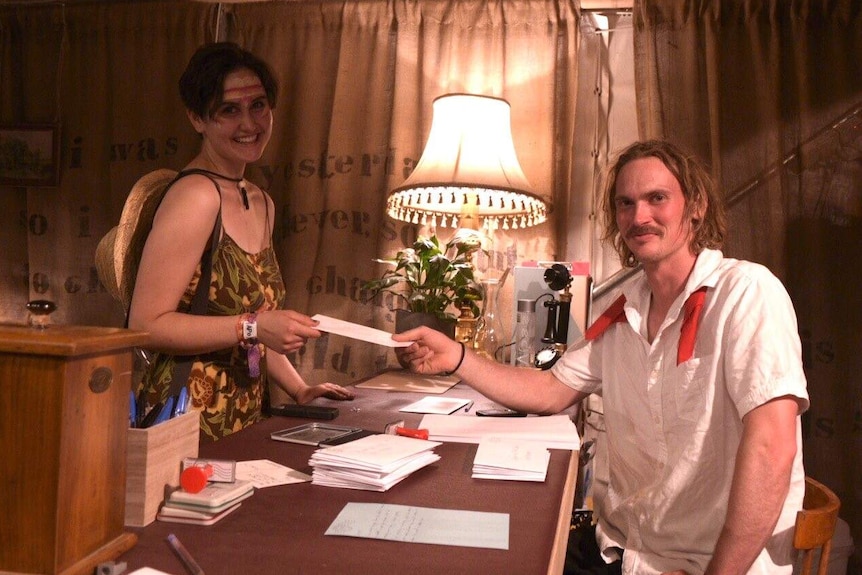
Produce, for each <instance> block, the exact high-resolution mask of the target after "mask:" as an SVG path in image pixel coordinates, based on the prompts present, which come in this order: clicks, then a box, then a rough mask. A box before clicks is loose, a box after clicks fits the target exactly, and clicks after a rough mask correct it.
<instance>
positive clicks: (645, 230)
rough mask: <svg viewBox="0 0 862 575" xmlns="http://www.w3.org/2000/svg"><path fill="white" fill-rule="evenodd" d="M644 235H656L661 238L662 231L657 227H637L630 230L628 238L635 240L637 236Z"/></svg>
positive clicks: (627, 233) (627, 234)
mask: <svg viewBox="0 0 862 575" xmlns="http://www.w3.org/2000/svg"><path fill="white" fill-rule="evenodd" d="M643 234H655V235H657V236H660V235H661V229H660V228H657V227H655V226H635V227H633V228H629V230H628V231H627V232H626V238H633V237H635V236H639V235H643Z"/></svg>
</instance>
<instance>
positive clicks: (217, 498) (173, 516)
mask: <svg viewBox="0 0 862 575" xmlns="http://www.w3.org/2000/svg"><path fill="white" fill-rule="evenodd" d="M253 493H254V486H253V485H252V483H251V482H250V481H235V482H233V483H217V482H210V483H208V484H207V486H206V487H204V488H203V489H202V490H201V491H199V492H197V493H189V492H188V491H185V490H183V489H177V490H176V491H173V492H172V493H171V494H170V495H169V496H168V497H167V498H166V499H165V502H164V503H163V504H162V507H161V509H159V514H158V515H157V516H156V517H158V519H159V520H160V521H170V522H172V523H191V524H195V525H212V524H213V523H216V522H217V521H220V520H221V519H222V518H224V517H225V516H226V515H228V514H230V513H232V512H234V511H236V509H237V508H238V507H239V506H240V505H241V502H242V501H243V500H244V499H248V498H249V497H251V496H252V494H253Z"/></svg>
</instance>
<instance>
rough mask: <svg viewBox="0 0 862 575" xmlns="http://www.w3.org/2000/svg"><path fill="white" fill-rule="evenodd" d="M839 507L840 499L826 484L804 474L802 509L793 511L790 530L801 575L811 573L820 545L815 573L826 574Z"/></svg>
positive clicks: (818, 574)
mask: <svg viewBox="0 0 862 575" xmlns="http://www.w3.org/2000/svg"><path fill="white" fill-rule="evenodd" d="M840 508H841V501H840V500H839V499H838V497H837V496H836V495H835V494H834V493H833V492H832V491H831V490H830V489H829V488H828V487H826V486H825V485H823V484H822V483H819V482H818V481H815V480H813V479H811V478H810V477H806V478H805V498H804V500H803V502H802V510H801V511H799V512H797V513H796V529H795V531H794V534H793V546H794V547H795V548H796V549H798V550H799V551H800V555H801V557H802V570H801V571H800V574H801V575H810V574H811V568H812V563H813V560H814V550H816V549H820V564H819V565H818V567H817V575H826V569H827V568H828V567H829V554H830V552H831V551H832V536H833V535H834V534H835V523H836V522H837V520H838V510H839V509H840Z"/></svg>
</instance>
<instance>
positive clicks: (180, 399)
mask: <svg viewBox="0 0 862 575" xmlns="http://www.w3.org/2000/svg"><path fill="white" fill-rule="evenodd" d="M188 405H189V389H188V388H187V387H184V388H182V389H181V390H180V394H179V395H178V396H177V401H176V404H174V410H173V412H172V413H171V417H178V416H180V415H182V414H184V413H185V412H186V409H187V408H188Z"/></svg>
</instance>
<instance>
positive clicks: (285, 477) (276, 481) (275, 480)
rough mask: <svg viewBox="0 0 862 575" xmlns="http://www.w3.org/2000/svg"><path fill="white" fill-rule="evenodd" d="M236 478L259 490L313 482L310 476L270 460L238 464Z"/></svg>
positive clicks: (256, 460)
mask: <svg viewBox="0 0 862 575" xmlns="http://www.w3.org/2000/svg"><path fill="white" fill-rule="evenodd" d="M236 478H237V479H241V480H243V481H251V484H252V485H254V486H255V487H257V488H258V489H260V488H261V487H272V486H274V485H288V484H290V483H303V482H305V481H311V476H310V475H308V474H306V473H302V472H301V471H297V470H295V469H291V468H290V467H285V466H284V465H281V464H279V463H276V462H274V461H270V460H269V459H253V460H250V461H239V462H237V464H236Z"/></svg>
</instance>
